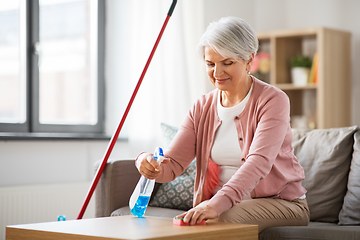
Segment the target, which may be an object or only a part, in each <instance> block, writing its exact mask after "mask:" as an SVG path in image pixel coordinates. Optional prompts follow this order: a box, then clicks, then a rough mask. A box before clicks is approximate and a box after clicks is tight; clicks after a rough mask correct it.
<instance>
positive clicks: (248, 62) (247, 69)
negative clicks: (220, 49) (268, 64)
mask: <svg viewBox="0 0 360 240" xmlns="http://www.w3.org/2000/svg"><path fill="white" fill-rule="evenodd" d="M254 58H255V53H252V54H251V55H250V58H249V60H247V62H246V71H248V72H250V70H251V66H252V64H253V62H254Z"/></svg>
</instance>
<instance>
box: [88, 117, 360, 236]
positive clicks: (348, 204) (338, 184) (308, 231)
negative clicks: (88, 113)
mask: <svg viewBox="0 0 360 240" xmlns="http://www.w3.org/2000/svg"><path fill="white" fill-rule="evenodd" d="M161 127H162V131H163V136H164V145H165V146H167V145H168V144H169V142H170V141H171V139H172V138H173V136H174V135H175V134H176V132H177V128H175V127H172V126H169V125H166V124H162V126H161ZM292 131H293V142H292V143H293V147H294V153H295V155H296V156H297V158H298V160H299V163H300V164H301V165H302V166H303V168H304V171H305V180H304V181H303V186H304V187H305V188H306V189H307V194H306V197H307V201H308V205H309V209H310V223H309V225H308V226H286V227H273V228H269V229H266V230H264V231H262V232H261V233H260V234H259V239H260V240H270V239H276V240H282V239H284V240H285V239H291V240H295V239H312V240H332V239H334V240H335V239H341V240H342V239H346V240H348V239H349V240H352V239H360V128H358V127H357V126H351V127H344V128H332V129H314V130H301V129H292ZM98 165H99V162H98V163H97V164H95V168H97V166H98ZM195 173H196V167H195V160H194V161H193V162H192V163H191V164H190V165H189V167H188V168H187V169H186V170H185V172H184V173H183V174H182V175H180V176H179V177H178V178H177V179H175V180H174V181H173V182H170V183H164V184H156V186H155V189H154V192H153V194H152V197H151V199H150V202H149V207H148V209H147V210H146V213H145V215H147V216H161V217H171V218H172V217H174V216H176V215H178V214H179V213H181V212H183V211H186V210H187V209H189V208H191V205H192V191H193V183H194V176H195ZM139 177H140V174H139V173H138V171H137V169H136V168H135V164H134V159H127V160H111V161H108V163H107V165H106V168H105V170H104V172H103V174H102V176H101V178H100V181H99V183H98V186H97V188H96V191H95V205H96V217H108V216H119V215H128V214H130V211H129V207H128V203H129V198H130V196H131V194H132V192H133V189H134V188H135V186H136V184H137V181H138V179H139Z"/></svg>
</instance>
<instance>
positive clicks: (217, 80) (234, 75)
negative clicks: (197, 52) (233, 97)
mask: <svg viewBox="0 0 360 240" xmlns="http://www.w3.org/2000/svg"><path fill="white" fill-rule="evenodd" d="M204 50H205V51H204V53H205V62H206V70H207V74H208V76H209V79H210V81H211V82H212V83H213V84H214V85H215V87H217V88H218V89H220V90H222V91H231V90H233V91H234V90H236V89H237V88H238V87H242V84H244V81H246V79H247V76H248V74H247V72H248V71H249V70H250V67H251V66H250V65H249V64H248V63H247V62H246V61H245V60H242V59H234V58H224V57H223V56H221V55H220V54H219V53H218V52H216V51H214V50H213V49H212V48H211V47H205V49H204Z"/></svg>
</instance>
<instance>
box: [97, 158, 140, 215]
mask: <svg viewBox="0 0 360 240" xmlns="http://www.w3.org/2000/svg"><path fill="white" fill-rule="evenodd" d="M134 162H135V160H111V161H108V162H107V164H106V167H105V169H104V172H103V173H102V175H101V178H100V180H99V182H98V185H97V187H96V189H95V208H96V211H95V216H96V217H109V216H110V215H111V213H112V212H113V211H114V210H116V209H118V208H121V207H124V206H128V204H129V199H130V196H131V194H132V192H133V190H134V188H135V186H136V184H137V182H138V180H139V178H140V174H139V172H138V170H137V169H136V167H135V163H134ZM100 164H101V161H98V162H96V163H95V168H96V169H97V168H98V167H99V165H100Z"/></svg>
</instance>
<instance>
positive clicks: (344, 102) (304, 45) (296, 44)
mask: <svg viewBox="0 0 360 240" xmlns="http://www.w3.org/2000/svg"><path fill="white" fill-rule="evenodd" d="M257 37H258V39H259V43H260V45H259V51H258V52H261V51H266V52H268V53H269V54H270V72H269V74H266V75H264V76H262V80H264V81H265V82H268V83H270V84H272V85H274V86H277V87H279V88H280V89H282V90H283V91H284V92H285V93H287V95H288V96H289V98H290V104H291V111H290V116H291V119H292V120H294V119H295V118H298V117H302V118H303V119H306V121H307V123H306V126H307V127H308V128H334V127H346V126H350V124H351V34H350V33H349V32H346V31H341V30H335V29H330V28H323V27H319V28H307V29H298V30H279V31H269V32H262V33H258V34H257ZM315 52H317V54H318V60H319V61H318V81H317V83H315V84H314V83H313V84H308V85H306V86H300V87H299V86H295V85H293V84H292V83H291V75H290V58H291V57H293V56H295V55H296V54H300V53H301V54H303V55H306V56H309V57H310V58H311V59H312V58H313V56H314V53H315Z"/></svg>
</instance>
